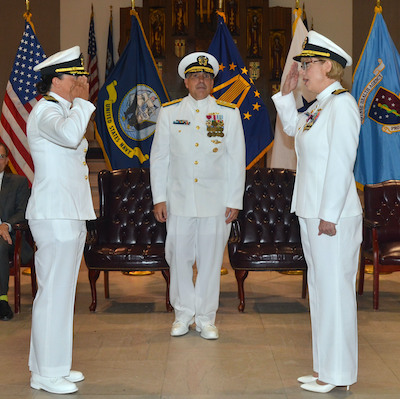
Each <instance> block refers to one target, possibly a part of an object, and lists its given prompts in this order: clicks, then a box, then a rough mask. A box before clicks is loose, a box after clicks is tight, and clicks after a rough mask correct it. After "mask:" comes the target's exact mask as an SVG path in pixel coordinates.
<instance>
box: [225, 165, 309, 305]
mask: <svg viewBox="0 0 400 399" xmlns="http://www.w3.org/2000/svg"><path fill="white" fill-rule="evenodd" d="M294 179H295V172H294V171H291V170H285V169H267V168H253V169H249V170H248V171H247V172H246V186H245V192H244V198H243V210H242V211H240V212H239V216H238V218H237V220H236V221H234V222H233V223H232V231H231V237H230V239H229V242H228V252H229V260H230V263H231V266H232V268H233V269H234V270H235V276H236V280H237V283H238V294H239V300H240V303H239V311H241V312H243V311H244V307H245V299H244V280H245V279H246V277H247V275H248V273H249V271H264V270H265V271H266V270H268V271H296V272H298V271H302V272H303V273H302V274H303V287H302V296H303V298H304V297H305V296H306V284H307V275H306V270H307V265H306V262H305V259H304V254H303V249H302V246H301V240H300V226H299V221H298V219H297V216H296V215H295V214H293V213H290V205H291V202H292V194H293V186H294Z"/></svg>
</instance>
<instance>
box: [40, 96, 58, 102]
mask: <svg viewBox="0 0 400 399" xmlns="http://www.w3.org/2000/svg"><path fill="white" fill-rule="evenodd" d="M43 98H44V99H45V100H46V101H51V102H53V103H58V100H56V99H55V98H54V97H53V96H43Z"/></svg>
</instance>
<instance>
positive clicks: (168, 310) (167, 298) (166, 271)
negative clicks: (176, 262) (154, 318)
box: [161, 270, 174, 312]
mask: <svg viewBox="0 0 400 399" xmlns="http://www.w3.org/2000/svg"><path fill="white" fill-rule="evenodd" d="M161 273H162V275H163V276H164V278H165V281H166V283H167V291H166V294H165V305H166V308H167V312H172V311H173V310H174V308H173V307H172V305H171V302H170V301H169V283H170V274H169V270H161Z"/></svg>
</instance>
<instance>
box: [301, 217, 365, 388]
mask: <svg viewBox="0 0 400 399" xmlns="http://www.w3.org/2000/svg"><path fill="white" fill-rule="evenodd" d="M299 221H300V229H301V242H302V245H303V251H304V256H305V259H306V262H307V266H308V275H307V278H308V290H309V301H310V316H311V329H312V347H313V363H314V371H315V372H317V373H318V374H319V380H320V381H323V382H327V383H329V384H333V385H337V386H338V385H352V384H354V383H355V382H356V381H357V370H358V334H357V302H356V291H355V289H356V276H357V269H358V260H359V251H360V244H361V240H362V216H361V215H359V216H354V217H348V218H342V219H340V220H339V223H338V224H337V225H336V235H335V236H328V235H325V234H322V235H320V236H319V235H318V226H319V223H320V219H304V218H299Z"/></svg>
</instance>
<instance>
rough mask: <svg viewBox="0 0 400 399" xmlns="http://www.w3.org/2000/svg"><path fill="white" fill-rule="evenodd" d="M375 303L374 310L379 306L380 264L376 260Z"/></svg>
mask: <svg viewBox="0 0 400 399" xmlns="http://www.w3.org/2000/svg"><path fill="white" fill-rule="evenodd" d="M372 297H373V304H374V310H378V308H379V265H378V263H377V262H375V261H374V282H373V295H372Z"/></svg>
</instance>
